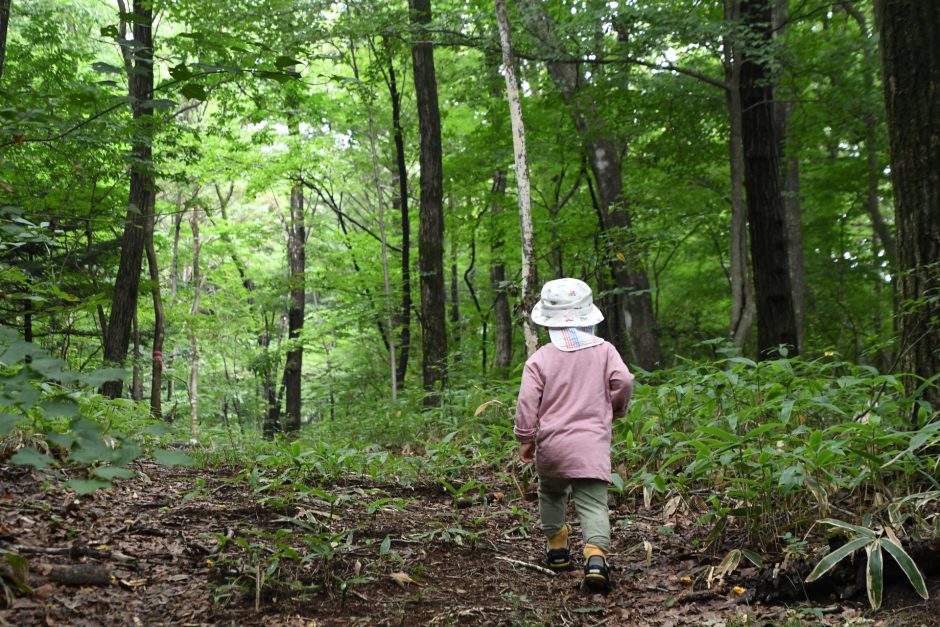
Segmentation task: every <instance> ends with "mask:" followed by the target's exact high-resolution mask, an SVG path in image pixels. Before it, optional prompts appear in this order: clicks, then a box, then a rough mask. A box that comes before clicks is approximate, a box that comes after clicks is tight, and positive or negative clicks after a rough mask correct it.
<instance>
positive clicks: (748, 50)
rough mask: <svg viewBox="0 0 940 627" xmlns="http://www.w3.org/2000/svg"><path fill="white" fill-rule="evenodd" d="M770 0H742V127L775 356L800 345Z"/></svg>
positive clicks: (766, 348)
mask: <svg viewBox="0 0 940 627" xmlns="http://www.w3.org/2000/svg"><path fill="white" fill-rule="evenodd" d="M771 4H772V2H771V1H770V0H742V1H741V5H740V6H741V20H742V25H743V27H744V28H745V29H747V31H748V34H749V37H748V41H749V45H748V46H746V47H745V48H744V49H743V51H742V64H741V86H740V92H741V107H742V119H741V122H742V129H741V130H742V143H743V147H744V187H745V191H746V193H747V214H748V219H749V227H750V229H749V230H750V235H751V259H752V261H753V264H754V291H755V297H756V300H757V345H758V350H759V352H760V356H761V358H767V357H769V356H771V354H772V353H774V352H775V351H776V350H777V349H778V347H780V346H781V345H786V346H788V347H790V348H789V351H790V354H791V355H792V354H794V353H795V352H796V349H797V346H798V345H799V339H798V335H797V329H796V318H795V315H794V308H793V294H792V289H791V281H790V263H789V255H790V251H789V241H788V237H787V224H786V215H785V211H784V204H783V196H782V194H781V189H780V188H781V182H780V142H779V141H778V137H777V129H776V126H775V124H774V90H773V83H772V79H773V76H772V74H771V71H770V68H769V59H768V46H769V45H770V43H771V39H772V37H773V21H772V14H771Z"/></svg>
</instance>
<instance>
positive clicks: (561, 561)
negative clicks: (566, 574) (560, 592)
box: [545, 547, 571, 570]
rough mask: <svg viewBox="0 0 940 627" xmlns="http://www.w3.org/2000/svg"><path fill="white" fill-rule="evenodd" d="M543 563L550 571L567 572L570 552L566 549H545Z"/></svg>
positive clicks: (569, 563) (569, 565)
mask: <svg viewBox="0 0 940 627" xmlns="http://www.w3.org/2000/svg"><path fill="white" fill-rule="evenodd" d="M545 563H546V564H548V567H549V568H550V569H551V570H567V569H568V568H570V567H571V552H570V551H569V550H568V547H564V548H561V549H546V550H545Z"/></svg>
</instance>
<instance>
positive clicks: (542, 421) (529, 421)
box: [515, 342, 633, 481]
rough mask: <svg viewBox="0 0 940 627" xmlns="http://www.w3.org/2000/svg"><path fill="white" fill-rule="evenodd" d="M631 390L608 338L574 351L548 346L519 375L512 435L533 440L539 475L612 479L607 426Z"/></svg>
mask: <svg viewBox="0 0 940 627" xmlns="http://www.w3.org/2000/svg"><path fill="white" fill-rule="evenodd" d="M632 392H633V375H632V374H630V371H629V370H628V369H627V366H626V365H625V364H624V363H623V360H622V359H621V358H620V355H619V354H618V353H617V349H615V348H614V347H613V345H612V344H611V343H610V342H604V343H603V344H599V345H597V346H592V347H591V348H585V349H582V350H577V351H574V352H564V351H561V350H558V349H557V348H555V347H554V346H552V345H551V344H546V345H545V346H543V347H542V348H540V349H539V350H538V351H536V353H535V354H534V355H532V357H530V358H529V360H528V361H527V362H526V364H525V370H524V371H523V373H522V386H521V388H520V390H519V399H518V400H517V401H516V427H515V434H516V437H517V438H518V439H519V441H520V442H531V441H533V440H535V442H536V445H537V454H536V462H535V463H536V468H537V469H538V472H539V474H541V475H545V476H549V477H565V478H569V479H601V480H603V481H610V434H611V424H612V423H613V418H614V416H617V417H619V416H623V415H625V414H626V412H627V403H629V402H630V395H631V393H632Z"/></svg>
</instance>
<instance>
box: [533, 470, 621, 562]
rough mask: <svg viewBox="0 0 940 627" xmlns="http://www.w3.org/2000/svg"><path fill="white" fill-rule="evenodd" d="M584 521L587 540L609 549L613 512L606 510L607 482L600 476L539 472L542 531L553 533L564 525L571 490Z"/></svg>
mask: <svg viewBox="0 0 940 627" xmlns="http://www.w3.org/2000/svg"><path fill="white" fill-rule="evenodd" d="M569 492H570V493H571V494H572V496H573V499H574V507H575V510H576V511H577V512H578V520H580V521H581V535H582V536H583V540H584V543H585V544H593V545H594V546H596V547H599V548H600V549H602V550H603V551H604V552H605V553H606V552H609V551H610V514H609V512H608V510H607V482H606V481H601V480H600V479H563V478H561V477H543V476H541V475H540V476H539V516H541V518H542V531H544V532H545V535H547V536H548V537H552V536H553V535H555V534H556V533H558V532H559V531H561V529H562V527H564V526H565V513H566V511H567V509H568V493H569Z"/></svg>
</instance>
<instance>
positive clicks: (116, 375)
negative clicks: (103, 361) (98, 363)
mask: <svg viewBox="0 0 940 627" xmlns="http://www.w3.org/2000/svg"><path fill="white" fill-rule="evenodd" d="M128 374H129V373H128V372H127V370H124V369H123V368H102V369H100V370H93V371H92V372H89V373H85V374H82V375H80V376H79V381H81V382H82V383H84V384H86V385H89V386H91V387H95V388H96V387H98V386H100V385H101V384H102V383H105V382H107V381H123V380H124V379H126V378H127V375H128Z"/></svg>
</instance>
